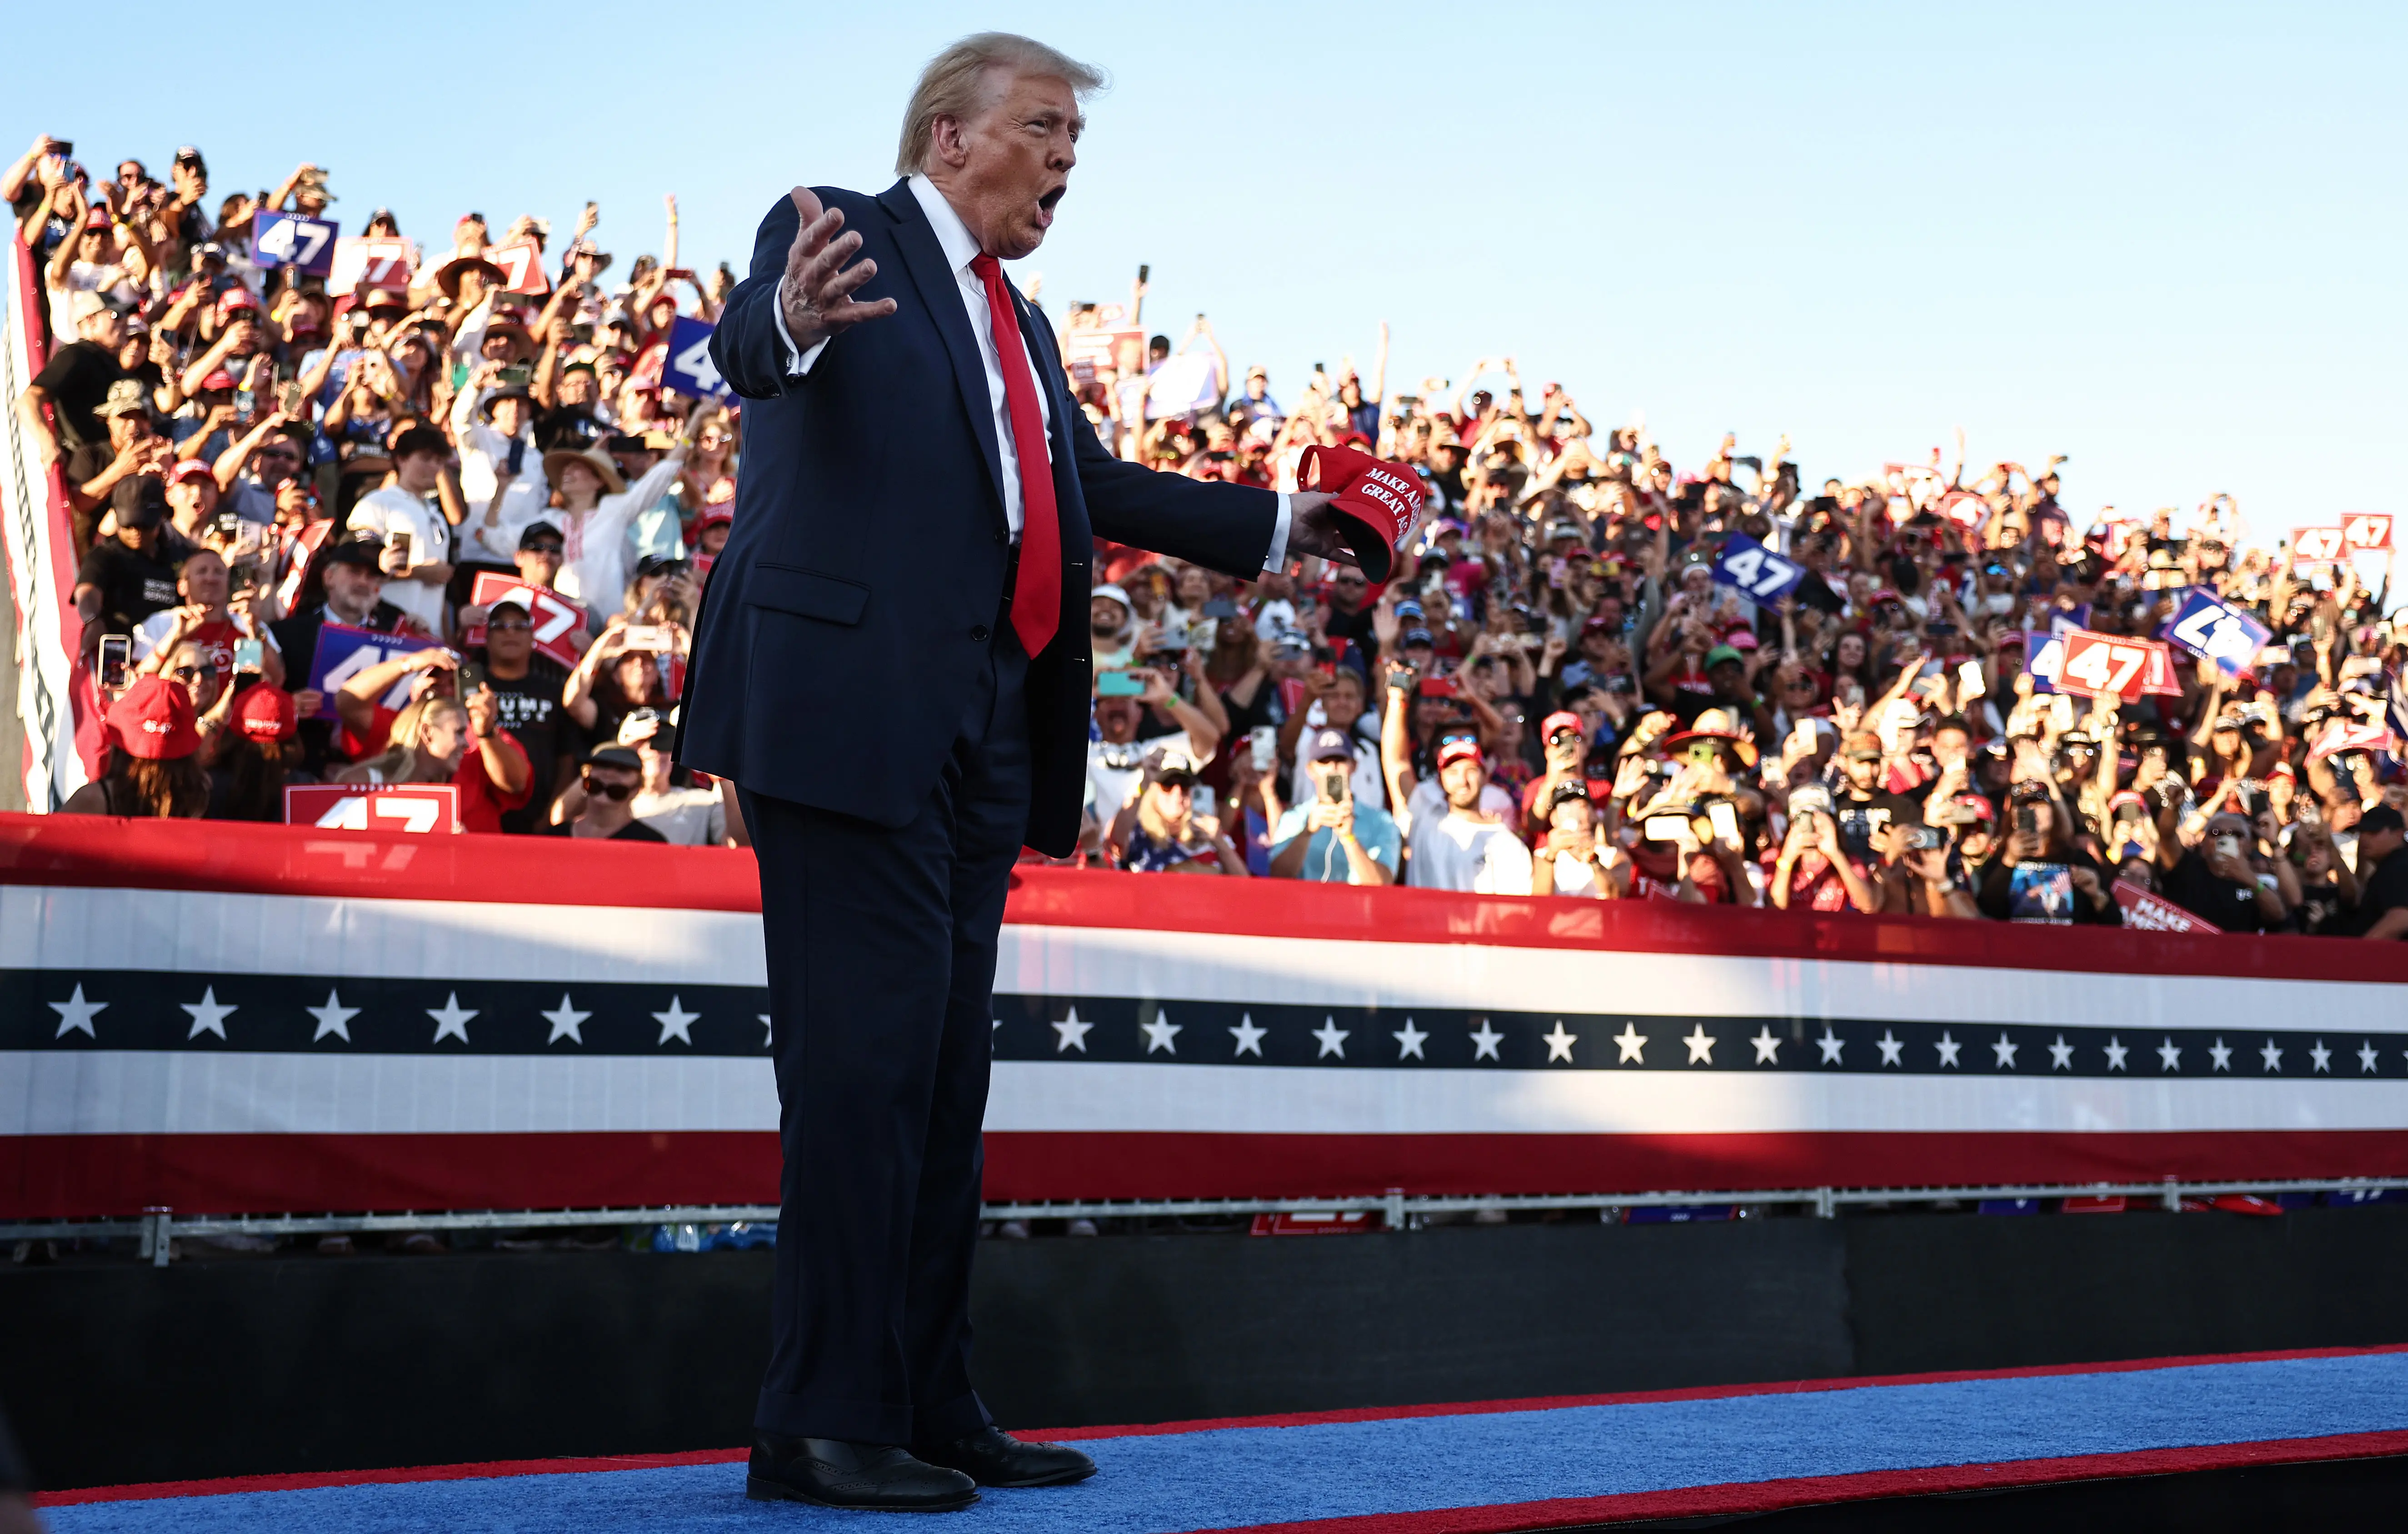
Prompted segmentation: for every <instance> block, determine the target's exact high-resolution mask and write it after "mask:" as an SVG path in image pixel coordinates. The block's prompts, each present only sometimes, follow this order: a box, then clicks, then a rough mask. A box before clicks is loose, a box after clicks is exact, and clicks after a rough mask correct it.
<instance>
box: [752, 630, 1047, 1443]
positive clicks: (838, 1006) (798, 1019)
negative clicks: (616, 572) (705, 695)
mask: <svg viewBox="0 0 2408 1534" xmlns="http://www.w3.org/2000/svg"><path fill="white" fill-rule="evenodd" d="M1007 589H1009V588H1007ZM1005 606H1006V608H1007V609H1009V607H1010V603H1009V601H1008V600H1007V602H1006V604H1005ZM993 635H994V638H992V640H991V641H990V642H989V644H988V646H987V650H986V652H985V660H984V662H983V664H982V685H980V686H979V687H977V688H976V689H974V690H973V695H972V700H971V703H970V706H969V707H968V709H967V710H965V711H964V716H963V719H962V722H961V730H960V734H959V736H958V737H957V738H956V739H955V741H954V743H953V751H952V753H951V755H950V756H949V757H948V758H947V760H946V763H945V767H944V770H943V772H942V773H941V774H940V775H939V779H938V782H937V786H936V788H935V790H934V792H932V793H931V794H930V795H929V796H928V799H927V802H926V803H925V805H923V806H922V807H921V809H920V811H919V813H918V815H917V816H916V817H914V818H913V819H912V820H911V821H910V824H906V825H904V826H902V827H901V828H900V829H895V828H890V827H887V826H882V825H877V824H871V823H870V822H868V821H865V820H857V819H854V818H853V817H851V816H848V815H840V814H837V813H834V812H832V811H829V810H816V809H812V808H810V807H809V806H805V805H801V804H796V803H795V802H793V801H791V800H787V799H780V798H773V797H770V796H765V795H756V794H753V793H750V792H743V793H742V794H741V799H742V803H743V808H744V816H745V822H746V824H747V825H749V826H750V827H751V829H752V833H753V852H754V855H755V856H756V857H757V858H758V859H759V861H760V867H761V923H762V933H763V937H764V939H765V940H766V942H767V949H768V961H769V966H768V974H769V1033H770V1039H771V1042H772V1045H773V1046H774V1054H775V1055H776V1061H777V1072H778V1101H779V1134H780V1138H781V1140H782V1142H783V1147H784V1151H785V1171H784V1175H783V1179H782V1181H781V1200H782V1202H783V1206H784V1207H783V1209H782V1211H781V1213H780V1215H779V1219H778V1252H777V1271H776V1291H775V1293H774V1294H773V1295H772V1297H771V1300H770V1312H769V1313H770V1349H769V1369H768V1373H767V1378H766V1379H765V1380H764V1381H763V1382H762V1386H761V1398H760V1405H759V1408H758V1411H757V1412H756V1414H755V1417H754V1424H755V1426H758V1427H760V1428H761V1429H763V1430H764V1431H767V1432H772V1433H781V1434H789V1435H796V1436H803V1437H811V1438H834V1439H846V1440H851V1441H856V1442H871V1443H910V1442H914V1441H921V1442H926V1441H942V1440H947V1439H953V1438H959V1437H962V1436H964V1435H966V1434H968V1433H973V1432H976V1431H978V1430H979V1429H980V1428H982V1427H983V1426H987V1424H988V1423H989V1422H991V1421H992V1420H993V1419H992V1418H990V1417H989V1416H988V1415H987V1412H986V1409H985V1407H984V1406H983V1405H982V1404H981V1403H980V1401H979V1398H978V1393H977V1391H976V1390H975V1389H973V1388H972V1387H971V1384H970V1369H969V1354H970V1324H969V1282H970V1257H971V1254H972V1251H973V1249H974V1248H975V1247H976V1245H977V1242H978V1218H979V1183H980V1174H981V1171H982V1162H983V1158H982V1153H981V1149H980V1125H981V1124H982V1121H983V1120H984V1118H985V1115H986V1093H987V1075H988V1067H989V1064H990V1061H991V1058H992V1055H993V1049H994V1044H993V1036H994V1021H993V1020H994V1016H995V1012H994V1008H993V1006H992V1005H991V1003H992V1000H993V993H994V989H995V965H996V942H997V939H998V938H999V936H1000V933H1001V930H1002V926H1003V902H1004V896H1005V893H1006V892H1007V890H1008V889H1009V888H1010V883H1011V867H1012V864H1013V863H1014V862H1015V861H1016V860H1017V858H1018V856H1019V853H1020V847H1021V843H1022V840H1023V839H1024V837H1025V833H1026V830H1027V826H1028V806H1029V795H1030V792H1031V784H1032V780H1033V771H1032V763H1031V756H1030V751H1029V732H1028V704H1027V697H1026V690H1025V684H1026V680H1027V674H1028V657H1027V656H1026V655H1025V653H1024V652H1022V650H1021V646H1020V642H1019V640H1018V638H1016V637H1014V635H1013V633H1012V628H1011V621H1010V613H1009V610H1007V611H1006V613H1005V614H1004V615H1003V616H1001V617H999V618H998V619H997V620H996V624H995V627H994V629H993ZM862 727H863V728H865V729H876V728H877V727H878V725H877V722H876V721H875V720H864V721H863V722H862ZM793 749H794V750H796V751H837V752H840V751H843V750H845V749H846V742H844V741H842V740H807V739H797V740H796V741H795V742H794V745H793ZM739 788H740V785H739Z"/></svg>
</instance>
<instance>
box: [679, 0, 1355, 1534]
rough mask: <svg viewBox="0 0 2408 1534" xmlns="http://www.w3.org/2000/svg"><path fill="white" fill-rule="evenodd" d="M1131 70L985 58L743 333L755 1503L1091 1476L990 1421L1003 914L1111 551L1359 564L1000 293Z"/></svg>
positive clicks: (736, 650) (948, 61)
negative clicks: (1171, 430) (755, 963)
mask: <svg viewBox="0 0 2408 1534" xmlns="http://www.w3.org/2000/svg"><path fill="white" fill-rule="evenodd" d="M1099 83H1100V77H1099V76H1097V74H1096V72H1095V71H1093V70H1091V69H1089V68H1087V67H1086V66H1085V65H1080V64H1077V63H1074V62H1073V61H1071V60H1069V59H1067V58H1065V57H1063V56H1062V55H1061V54H1059V53H1057V52H1055V51H1054V50H1052V49H1050V48H1047V47H1045V46H1044V45H1043V44H1041V43H1037V42H1033V41H1031V40H1030V39H1028V38H1025V37H1017V36H1010V35H1007V34H999V33H987V34H981V35H980V36H974V37H969V38H966V39H964V40H963V41H962V42H960V43H956V44H955V45H953V47H952V48H951V49H948V50H946V51H945V52H943V53H941V54H939V56H938V57H937V58H936V59H935V60H934V61H932V62H931V63H930V64H929V65H928V67H927V69H926V70H925V72H924V73H923V75H922V76H921V79H920V83H919V87H918V89H917V90H916V91H915V92H914V93H913V95H912V99H911V104H910V108H909V110H908V112H907V114H906V117H905V122H904V128H903V140H902V147H901V152H900V154H899V155H898V157H897V165H896V169H897V170H898V171H899V172H900V173H901V174H902V176H903V178H904V179H901V180H899V181H897V182H896V184H895V185H893V186H891V187H889V188H888V189H887V190H886V191H884V192H882V193H881V194H878V195H877V196H875V197H870V196H864V195H862V194H859V193H854V192H847V191H843V190H840V189H838V188H833V187H819V188H812V189H806V188H803V187H796V188H795V189H794V191H793V192H792V193H791V194H790V195H789V196H788V197H787V198H785V199H782V200H781V201H780V202H779V204H778V205H777V206H776V207H775V208H772V209H770V211H769V214H768V216H767V218H766V219H764V220H763V221H762V222H761V229H760V233H759V235H758V237H756V239H755V242H754V246H753V271H752V275H751V276H750V277H749V278H748V279H747V280H744V281H742V282H740V283H738V285H737V288H736V291H735V293H734V294H731V295H730V297H729V299H728V303H727V308H726V312H725V313H724V316H723V317H722V318H721V320H720V322H719V328H718V331H717V333H716V334H715V335H714V336H713V337H712V339H711V354H712V358H713V360H714V361H715V362H716V363H717V364H718V366H719V370H720V372H721V373H722V374H723V375H724V377H725V378H726V380H727V381H728V383H729V386H730V387H732V388H733V389H734V390H735V391H736V392H737V393H738V394H741V395H743V396H744V398H745V399H746V400H747V401H748V403H747V404H746V405H745V407H744V457H743V469H742V474H741V476H740V479H739V480H738V486H737V498H736V520H735V527H734V530H733V532H732V533H731V535H730V537H729V538H728V541H727V545H726V549H725V551H724V552H723V553H722V554H721V555H720V556H719V558H718V561H717V562H716V564H715V565H714V566H712V569H711V578H710V588H709V591H708V593H707V595H706V596H705V599H704V603H703V611H702V616H701V619H700V621H699V624H698V625H697V634H696V637H695V652H694V664H693V667H692V675H691V681H690V682H689V685H688V688H687V693H686V697H685V702H684V711H683V714H682V716H681V729H680V731H679V749H680V753H681V758H682V759H683V760H684V761H685V762H687V763H688V764H690V765H691V766H693V767H697V768H700V769H702V770H704V771H707V772H710V773H714V774H717V775H719V776H722V777H725V778H731V779H733V780H735V781H736V783H737V785H738V790H739V798H740V801H741V805H742V808H743V811H744V817H745V821H746V824H748V826H749V827H750V828H751V832H752V838H753V849H754V853H755V854H756V856H757V857H758V858H759V860H760V866H761V912H762V925H763V934H764V937H765V939H766V940H767V951H768V979H769V991H770V1019H771V1021H770V1033H771V1039H772V1042H773V1045H774V1053H775V1055H776V1062H777V1072H778V1094H779V1100H780V1104H781V1115H780V1116H781V1138H782V1140H783V1146H784V1152H785V1171H784V1178H783V1183H782V1188H781V1193H782V1197H783V1201H784V1209H783V1211H782V1212H781V1215H780V1219H779V1231H778V1234H779V1240H778V1254H777V1276H776V1289H775V1293H774V1297H773V1299H772V1302H771V1349H770V1361H769V1368H768V1372H767V1379H766V1380H765V1381H764V1383H763V1386H762V1391H761V1398H760V1404H759V1407H758V1409H757V1412H756V1414H755V1417H754V1423H755V1427H756V1436H755V1440H754V1445H753V1458H752V1469H751V1479H750V1481H749V1483H748V1489H749V1490H750V1492H751V1494H752V1495H753V1496H754V1497H757V1498H795V1499H799V1500H803V1501H810V1502H818V1503H827V1504H834V1505H838V1506H846V1507H869V1508H894V1509H921V1510H925V1509H933V1508H947V1507H959V1506H964V1505H967V1504H968V1503H969V1502H971V1501H974V1500H976V1499H977V1497H978V1491H977V1487H978V1486H979V1485H989V1486H1026V1485H1045V1484H1057V1483H1061V1482H1067V1481H1076V1480H1080V1479H1082V1478H1083V1477H1085V1476H1087V1475H1089V1474H1092V1473H1093V1472H1094V1469H1095V1465H1094V1463H1093V1461H1091V1460H1089V1459H1088V1458H1087V1456H1086V1455H1082V1454H1080V1453H1079V1452H1078V1451H1076V1450H1074V1449H1068V1448H1064V1447H1059V1446H1054V1445H1046V1444H1038V1443H1022V1442H1020V1441H1016V1440H1014V1439H1012V1438H1011V1437H1010V1436H1009V1435H1007V1434H1005V1433H1004V1432H1002V1431H1001V1430H1000V1429H998V1428H996V1426H994V1420H993V1418H991V1417H990V1416H989V1415H988V1414H987V1412H986V1409H985V1408H984V1407H983V1406H982V1405H981V1404H980V1401H979V1398H978V1393H977V1392H976V1390H975V1389H973V1388H972V1386H971V1383H970V1372H969V1347H970V1328H969V1321H968V1295H969V1270H970V1255H971V1251H972V1248H973V1246H974V1245H975V1244H976V1240H977V1236H978V1214H979V1183H980V1168H981V1152H980V1139H979V1131H980V1123H981V1120H982V1118H983V1116H984V1113H985V1109H986V1094H987V1075H988V1063H989V1057H990V1054H991V1042H990V1040H991V1036H992V1018H993V1015H994V1014H993V1010H992V1007H991V999H992V991H993V988H994V983H995V965H996V940H997V937H998V934H999V932H1000V929H1001V926H1002V922H1003V904H1004V894H1005V890H1006V887H1007V885H1008V883H1009V881H1010V877H1011V865H1012V863H1013V861H1014V860H1015V858H1016V857H1017V855H1018V853H1019V851H1020V848H1021V846H1022V845H1023V844H1024V843H1025V844H1027V845H1029V846H1033V847H1036V848H1039V849H1040V850H1041V851H1044V852H1047V853H1055V854H1060V853H1068V851H1069V850H1070V849H1071V847H1072V845H1073V844H1074V843H1075V841H1076V839H1077V836H1078V829H1079V816H1080V810H1081V803H1082V783H1083V776H1084V769H1085V765H1086V744H1087V721H1088V711H1089V702H1090V694H1091V684H1090V675H1089V673H1090V662H1089V656H1088V651H1087V624H1086V612H1087V606H1088V602H1087V592H1088V588H1089V586H1090V585H1091V584H1092V578H1091V577H1092V572H1091V570H1090V568H1089V561H1090V560H1091V559H1092V557H1093V554H1092V550H1093V548H1094V541H1093V540H1094V538H1096V537H1097V536H1100V537H1103V538H1111V539H1114V540H1116V541H1119V542H1122V543H1130V544H1136V545H1138V546H1140V547H1142V548H1148V549H1155V550H1160V551H1163V552H1168V553H1171V554H1175V555H1177V556H1179V557H1181V558H1183V559H1187V560H1192V561H1195V562H1197V563H1199V564H1202V565H1206V566H1211V567H1212V568H1214V569H1218V570H1223V571H1226V572H1228V573H1230V574H1233V575H1240V576H1252V575H1254V574H1258V573H1260V572H1261V571H1263V570H1265V569H1277V568H1283V567H1284V566H1285V565H1286V562H1287V559H1288V557H1289V555H1290V554H1292V553H1298V554H1320V555H1324V556H1326V557H1330V558H1336V559H1341V560H1346V561H1347V562H1349V563H1352V562H1354V560H1353V556H1352V555H1351V554H1349V553H1348V552H1346V550H1345V538H1344V536H1343V534H1342V533H1341V530H1340V522H1339V519H1338V515H1337V513H1336V512H1334V511H1333V510H1332V509H1331V508H1330V506H1329V504H1328V501H1329V497H1328V496H1326V495H1318V494H1306V493H1298V494H1297V495H1273V494H1272V493H1271V492H1269V491H1266V490H1254V489H1247V488H1243V487H1240V486H1235V485H1226V484H1206V483H1202V482H1199V481H1196V480H1187V479H1184V478H1182V477H1180V476H1177V475H1170V474H1159V473H1154V472H1152V471H1150V470H1147V469H1143V468H1140V467H1138V466H1135V465H1132V464H1126V463H1122V462H1120V461H1118V460H1115V459H1113V458H1112V457H1111V456H1110V455H1109V454H1107V453H1106V452H1104V450H1103V447H1102V445H1101V444H1100V443H1099V442H1098V441H1097V438H1096V436H1095V434H1094V432H1093V431H1091V430H1090V429H1089V428H1088V425H1087V423H1086V421H1085V419H1084V418H1083V417H1082V415H1081V414H1080V412H1079V410H1078V409H1077V408H1076V407H1075V406H1074V405H1072V404H1071V402H1070V400H1069V397H1068V394H1066V393H1065V391H1064V387H1063V368H1062V362H1061V359H1060V357H1059V356H1058V355H1056V353H1055V350H1054V337H1053V333H1052V331H1051V330H1050V328H1049V327H1048V326H1047V325H1046V324H1045V323H1043V321H1042V320H1041V319H1040V318H1039V317H1038V316H1037V315H1036V314H1035V313H1034V312H1033V311H1032V310H1031V309H1030V308H1029V307H1028V305H1027V304H1026V302H1025V300H1023V299H1022V298H1021V297H1020V295H1019V294H1017V293H1015V292H1014V291H1013V290H1012V288H1011V284H1010V283H1008V282H1007V281H1005V280H1004V278H1003V275H1002V272H1001V271H1000V269H999V268H998V266H997V265H996V262H997V261H998V260H1005V261H1011V260H1018V259H1020V258H1021V257H1023V256H1025V255H1027V254H1028V253H1029V252H1031V251H1035V250H1036V249H1037V247H1038V245H1039V243H1040V242H1041V241H1042V240H1043V239H1044V237H1045V233H1046V231H1047V229H1049V228H1050V227H1051V226H1052V224H1053V222H1054V209H1055V207H1056V205H1057V204H1058V203H1059V202H1060V200H1061V198H1062V194H1063V192H1064V191H1065V189H1066V188H1067V187H1068V181H1069V174H1070V168H1071V166H1072V165H1075V164H1076V163H1077V159H1078V156H1077V151H1076V148H1075V146H1076V143H1077V141H1078V137H1079V134H1080V130H1081V129H1082V126H1083V125H1084V123H1083V119H1082V116H1081V113H1080V101H1081V99H1082V97H1083V96H1085V95H1086V94H1087V93H1091V92H1092V91H1094V90H1095V89H1096V88H1097V86H1098V85H1099Z"/></svg>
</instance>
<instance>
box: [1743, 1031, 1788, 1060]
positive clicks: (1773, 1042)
mask: <svg viewBox="0 0 2408 1534" xmlns="http://www.w3.org/2000/svg"><path fill="white" fill-rule="evenodd" d="M1748 1042H1749V1043H1751V1044H1754V1045H1755V1046H1756V1064H1757V1065H1760V1066H1766V1065H1771V1064H1773V1063H1774V1062H1776V1061H1777V1060H1779V1059H1780V1057H1781V1040H1780V1039H1775V1038H1774V1037H1773V1036H1772V1030H1771V1029H1770V1028H1769V1027H1761V1026H1759V1027H1758V1028H1757V1029H1756V1037H1755V1038H1753V1039H1749V1040H1748Z"/></svg>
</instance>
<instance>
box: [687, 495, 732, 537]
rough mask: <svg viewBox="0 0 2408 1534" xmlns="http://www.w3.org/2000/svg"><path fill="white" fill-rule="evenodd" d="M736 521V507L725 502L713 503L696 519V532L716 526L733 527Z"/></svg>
mask: <svg viewBox="0 0 2408 1534" xmlns="http://www.w3.org/2000/svg"><path fill="white" fill-rule="evenodd" d="M735 521H736V508H735V507H733V506H731V505H729V504H728V503H727V502H725V501H712V502H711V503H710V504H709V505H708V506H705V507H704V508H703V509H702V515H701V516H698V517H696V518H695V519H694V530H695V532H697V533H699V532H701V531H702V530H703V529H704V528H706V527H710V526H712V525H714V524H728V525H733V524H734V523H735Z"/></svg>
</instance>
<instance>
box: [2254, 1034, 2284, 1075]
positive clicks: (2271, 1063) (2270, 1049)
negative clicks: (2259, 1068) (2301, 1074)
mask: <svg viewBox="0 0 2408 1534" xmlns="http://www.w3.org/2000/svg"><path fill="white" fill-rule="evenodd" d="M2257 1058H2259V1059H2260V1060H2263V1061H2265V1062H2266V1068H2267V1069H2268V1070H2272V1071H2275V1072H2278V1073H2279V1072H2280V1071H2281V1070H2282V1068H2283V1050H2282V1046H2280V1045H2278V1044H2276V1043H2275V1042H2274V1040H2272V1039H2267V1040H2266V1047H2265V1048H2264V1049H2261V1050H2259V1051H2258V1052H2257Z"/></svg>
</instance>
